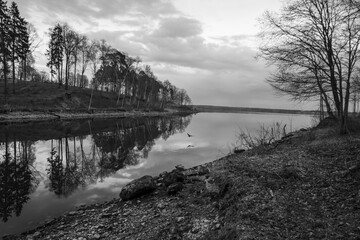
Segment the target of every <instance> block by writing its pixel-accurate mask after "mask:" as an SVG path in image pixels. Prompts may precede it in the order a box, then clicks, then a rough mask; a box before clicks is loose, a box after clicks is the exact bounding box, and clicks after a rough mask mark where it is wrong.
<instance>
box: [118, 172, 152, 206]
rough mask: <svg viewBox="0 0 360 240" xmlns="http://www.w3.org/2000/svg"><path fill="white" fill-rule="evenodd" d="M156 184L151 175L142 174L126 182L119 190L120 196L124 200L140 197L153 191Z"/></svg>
mask: <svg viewBox="0 0 360 240" xmlns="http://www.w3.org/2000/svg"><path fill="white" fill-rule="evenodd" d="M155 189H156V184H155V181H154V179H153V178H152V177H151V176H148V175H147V176H143V177H141V178H139V179H135V180H133V181H131V182H130V183H128V184H127V185H126V186H125V187H124V188H123V189H122V190H121V192H120V198H121V199H122V200H124V201H126V200H130V199H133V198H137V197H140V196H142V195H145V194H148V193H151V192H153V191H154V190H155Z"/></svg>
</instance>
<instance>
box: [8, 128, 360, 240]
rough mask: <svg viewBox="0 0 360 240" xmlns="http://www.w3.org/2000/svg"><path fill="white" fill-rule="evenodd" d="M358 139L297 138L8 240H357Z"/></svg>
mask: <svg viewBox="0 0 360 240" xmlns="http://www.w3.org/2000/svg"><path fill="white" fill-rule="evenodd" d="M359 156H360V135H359V134H351V135H349V136H338V135H337V130H333V129H332V128H321V129H320V128H319V129H311V130H307V131H299V132H296V133H293V134H291V135H289V136H288V137H285V138H284V139H282V140H280V141H277V142H275V143H273V144H271V145H266V146H259V147H257V148H254V149H252V150H249V151H245V152H242V153H240V154H234V155H230V156H227V157H224V158H222V159H219V160H216V161H214V162H212V163H209V164H206V165H204V166H203V167H202V168H206V169H207V171H199V169H200V168H193V169H190V170H184V172H183V174H184V176H185V177H184V181H183V188H182V189H180V190H179V191H178V192H176V193H173V194H171V195H169V193H168V189H167V187H166V186H165V184H164V175H161V176H158V177H156V178H155V180H156V185H157V188H156V190H155V191H154V192H152V193H150V194H148V195H145V196H142V197H140V198H136V199H132V200H129V201H122V200H120V198H118V199H114V200H112V201H109V202H105V203H102V204H96V205H91V206H82V207H80V208H79V209H78V210H76V211H72V212H69V213H67V214H64V215H63V216H61V217H59V218H56V219H53V220H51V221H49V222H47V223H45V224H43V225H42V226H40V227H39V228H37V229H34V230H32V231H29V232H26V233H23V234H22V235H20V236H16V237H15V236H14V237H7V238H5V239H78V240H84V239H359V238H360V228H359V226H360V187H359V186H360V184H359V183H360V165H359V161H360V159H359Z"/></svg>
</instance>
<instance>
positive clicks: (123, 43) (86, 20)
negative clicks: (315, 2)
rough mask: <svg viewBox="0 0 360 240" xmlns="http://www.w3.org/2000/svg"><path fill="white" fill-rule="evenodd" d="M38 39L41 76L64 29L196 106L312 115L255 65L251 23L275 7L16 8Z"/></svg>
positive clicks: (210, 3) (272, 3) (238, 2)
mask: <svg viewBox="0 0 360 240" xmlns="http://www.w3.org/2000/svg"><path fill="white" fill-rule="evenodd" d="M16 2H17V3H18V5H19V9H20V12H21V14H22V16H24V17H25V18H26V19H27V20H28V21H29V22H30V23H32V24H33V25H34V26H35V27H36V28H37V30H38V33H39V35H40V36H41V37H42V38H43V40H42V44H41V47H39V51H38V53H37V54H36V61H37V65H36V66H37V67H38V68H41V69H46V66H45V63H46V57H45V55H44V53H45V49H46V46H47V42H48V36H47V31H48V29H49V28H51V27H53V26H54V24H56V23H57V22H68V23H69V24H70V26H72V27H73V28H74V29H75V30H77V31H78V32H81V33H83V34H85V35H87V36H88V37H89V38H91V39H105V40H107V42H108V43H110V44H111V45H112V46H113V47H115V48H117V49H118V50H120V51H124V52H127V53H128V54H129V55H130V56H139V57H140V58H142V60H143V62H144V63H146V64H150V65H151V66H152V69H153V71H154V73H155V75H156V76H158V78H159V79H160V80H162V81H164V80H167V79H168V80H169V81H170V82H172V83H173V84H174V85H176V86H177V87H179V88H184V89H186V91H187V92H188V93H189V95H190V97H191V98H192V100H193V103H194V104H213V105H228V106H248V107H270V108H297V109H308V108H314V107H313V106H312V105H309V104H308V105H302V104H294V103H290V102H289V101H288V98H287V97H279V96H276V95H275V92H274V91H273V90H272V88H271V87H270V86H268V84H267V83H266V82H265V79H266V77H267V76H268V75H269V72H270V69H269V68H266V67H265V64H264V63H263V62H260V61H257V60H255V59H254V57H255V55H256V54H257V39H256V34H257V32H258V31H259V26H258V21H257V19H258V18H259V17H261V15H262V14H263V13H264V11H266V10H271V11H278V10H279V9H280V7H281V0H126V1H125V0H106V1H105V0H103V1H100V0H62V1H60V0H31V1H29V0H17V1H16Z"/></svg>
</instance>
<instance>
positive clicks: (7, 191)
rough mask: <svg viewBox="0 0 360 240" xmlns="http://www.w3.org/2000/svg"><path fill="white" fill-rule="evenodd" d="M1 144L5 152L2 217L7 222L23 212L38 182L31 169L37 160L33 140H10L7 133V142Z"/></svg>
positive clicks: (0, 173)
mask: <svg viewBox="0 0 360 240" xmlns="http://www.w3.org/2000/svg"><path fill="white" fill-rule="evenodd" d="M0 145H1V147H0V148H1V150H2V152H3V155H2V158H1V159H0V218H1V219H2V220H3V221H4V222H6V221H8V219H9V218H10V217H11V216H13V215H14V214H15V215H16V216H19V215H20V214H21V211H22V208H23V205H24V204H25V203H26V202H27V201H28V200H29V195H30V193H31V192H33V191H34V189H35V188H36V186H37V184H38V182H37V180H36V178H35V177H34V174H33V172H32V170H31V169H30V166H32V164H33V162H34V160H35V154H34V151H35V149H34V146H33V142H31V141H23V142H19V141H16V140H13V141H10V139H9V136H8V135H6V139H5V142H4V143H1V144H0Z"/></svg>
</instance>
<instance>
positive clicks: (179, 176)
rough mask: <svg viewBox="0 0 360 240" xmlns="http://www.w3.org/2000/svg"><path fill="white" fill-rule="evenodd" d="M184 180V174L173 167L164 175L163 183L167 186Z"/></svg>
mask: <svg viewBox="0 0 360 240" xmlns="http://www.w3.org/2000/svg"><path fill="white" fill-rule="evenodd" d="M184 180H185V175H184V174H183V173H182V172H180V171H178V170H176V169H175V170H173V171H172V172H170V173H168V174H166V175H165V176H164V179H163V183H164V185H165V187H168V186H170V185H171V184H173V183H176V182H184Z"/></svg>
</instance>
